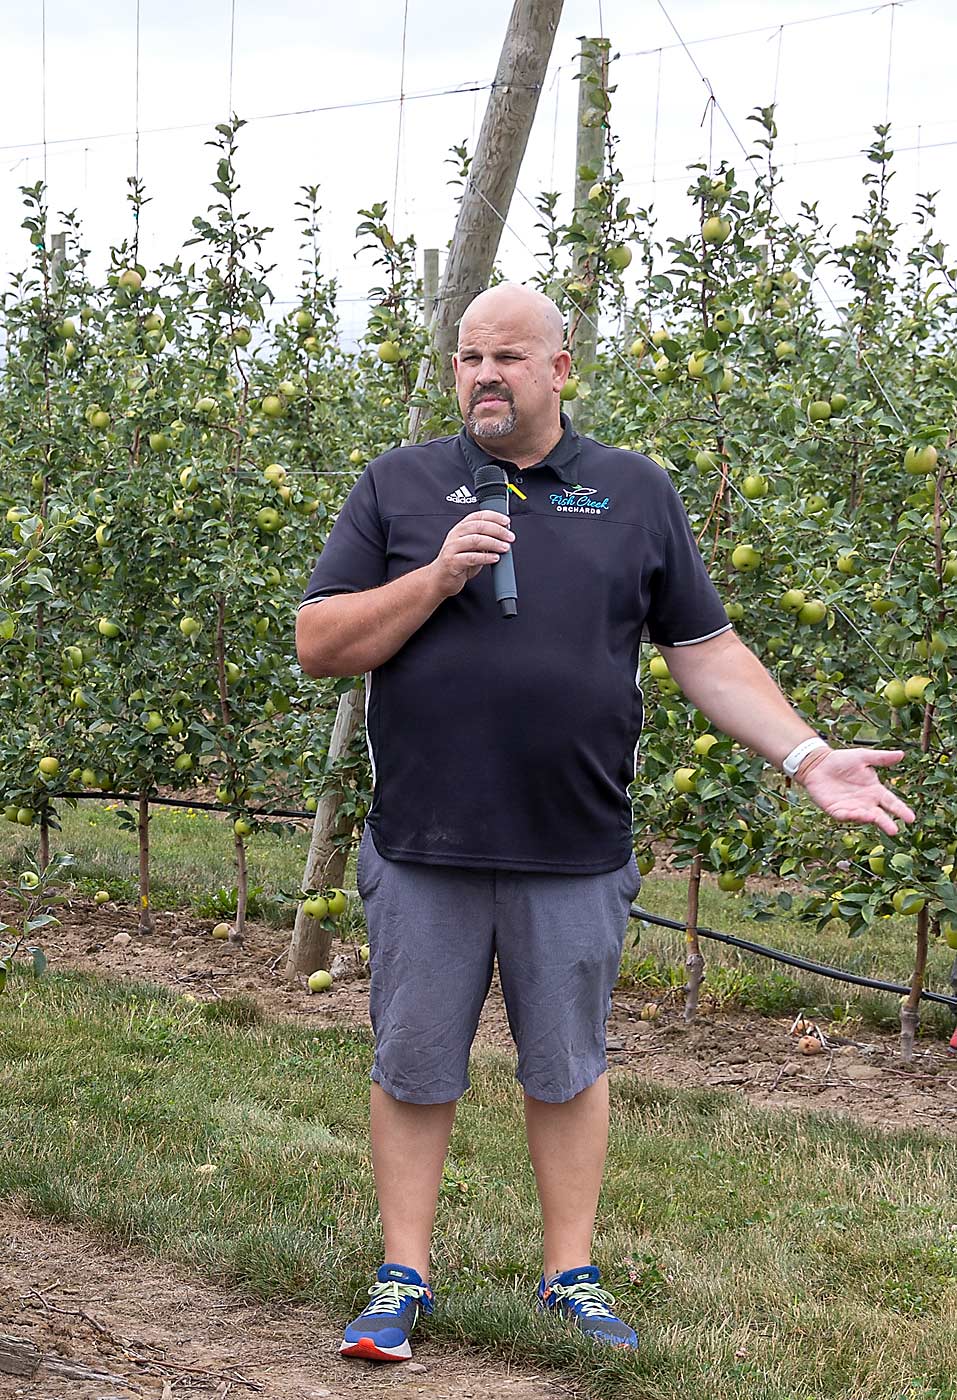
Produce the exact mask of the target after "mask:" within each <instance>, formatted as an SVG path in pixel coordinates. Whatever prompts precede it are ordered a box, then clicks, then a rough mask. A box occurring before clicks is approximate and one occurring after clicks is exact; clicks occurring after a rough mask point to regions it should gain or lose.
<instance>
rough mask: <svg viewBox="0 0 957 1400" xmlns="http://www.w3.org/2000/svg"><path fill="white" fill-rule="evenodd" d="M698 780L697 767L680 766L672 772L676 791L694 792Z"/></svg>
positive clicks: (672, 780)
mask: <svg viewBox="0 0 957 1400" xmlns="http://www.w3.org/2000/svg"><path fill="white" fill-rule="evenodd" d="M697 781H698V770H697V768H679V769H677V770H676V771H675V773H673V774H672V778H671V782H672V786H673V787H674V790H675V792H680V793H689V792H694V790H695V787H696V784H697Z"/></svg>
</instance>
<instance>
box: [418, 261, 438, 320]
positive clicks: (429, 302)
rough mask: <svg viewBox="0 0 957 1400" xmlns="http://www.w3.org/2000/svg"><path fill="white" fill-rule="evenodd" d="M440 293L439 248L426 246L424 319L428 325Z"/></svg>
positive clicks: (423, 277)
mask: <svg viewBox="0 0 957 1400" xmlns="http://www.w3.org/2000/svg"><path fill="white" fill-rule="evenodd" d="M438 294H439V250H438V248H426V250H425V252H424V253H423V254H422V320H423V321H424V322H425V324H426V325H428V324H429V323H430V322H431V320H432V313H433V312H434V311H435V299H436V297H437V296H438Z"/></svg>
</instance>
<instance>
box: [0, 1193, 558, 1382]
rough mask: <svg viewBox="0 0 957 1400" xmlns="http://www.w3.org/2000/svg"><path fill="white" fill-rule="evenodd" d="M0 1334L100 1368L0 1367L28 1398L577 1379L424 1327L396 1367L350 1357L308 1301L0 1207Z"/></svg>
mask: <svg viewBox="0 0 957 1400" xmlns="http://www.w3.org/2000/svg"><path fill="white" fill-rule="evenodd" d="M0 1232H2V1249H0V1342H2V1341H10V1340H14V1341H16V1342H20V1343H32V1344H33V1345H34V1346H35V1347H37V1348H39V1351H40V1352H41V1353H43V1354H44V1355H45V1356H46V1357H47V1358H51V1357H52V1358H55V1359H58V1360H59V1361H60V1362H63V1361H67V1362H70V1363H72V1364H73V1365H74V1366H80V1367H82V1368H84V1369H85V1370H88V1371H92V1372H94V1373H99V1377H100V1378H99V1379H96V1380H78V1379H76V1378H75V1377H70V1376H65V1375H62V1374H57V1373H56V1372H55V1371H54V1370H51V1369H50V1368H49V1367H48V1366H46V1365H44V1366H41V1368H40V1369H39V1370H38V1371H37V1372H36V1374H35V1375H32V1376H29V1375H26V1376H19V1377H15V1376H12V1375H0V1396H3V1397H12V1396H20V1397H23V1398H24V1400H127V1397H134V1396H139V1397H143V1396H145V1397H151V1400H163V1397H165V1400H176V1397H178V1396H181V1397H185V1396H190V1397H196V1398H197V1400H198V1397H207V1396H208V1397H216V1400H225V1397H226V1396H227V1395H228V1396H231V1397H233V1398H234V1400H240V1397H249V1400H356V1397H357V1396H372V1397H375V1396H383V1397H389V1398H390V1400H391V1397H400V1396H401V1397H410V1400H411V1397H415V1400H470V1397H472V1398H474V1400H573V1398H574V1397H575V1396H577V1395H580V1391H577V1390H576V1389H574V1388H572V1387H569V1386H566V1385H564V1384H562V1383H560V1382H556V1381H555V1380H552V1379H549V1378H546V1377H538V1376H533V1375H521V1374H518V1373H514V1372H510V1371H509V1370H508V1369H507V1368H506V1367H503V1366H502V1365H501V1364H495V1365H493V1364H491V1363H489V1362H486V1361H484V1360H483V1359H482V1358H480V1357H476V1356H475V1355H474V1354H469V1353H466V1354H461V1353H459V1354H456V1353H454V1352H450V1351H448V1350H444V1351H442V1352H441V1353H440V1352H439V1351H437V1350H436V1349H434V1348H433V1347H432V1346H431V1345H430V1344H429V1342H428V1340H427V1338H425V1337H423V1338H422V1339H421V1340H419V1342H418V1344H417V1346H416V1352H415V1360H414V1361H413V1362H411V1363H406V1364H403V1365H397V1366H388V1367H383V1366H377V1365H376V1364H375V1363H372V1362H366V1361H359V1362H356V1361H345V1360H343V1359H341V1358H340V1357H339V1355H338V1352H337V1350H336V1348H337V1346H338V1342H339V1334H338V1332H337V1331H334V1330H333V1329H332V1328H330V1327H329V1325H328V1324H327V1323H326V1322H325V1321H324V1320H323V1319H322V1318H320V1317H319V1316H318V1314H317V1313H316V1312H314V1311H313V1310H312V1309H310V1308H306V1307H301V1306H296V1307H286V1306H283V1305H281V1304H278V1303H276V1304H269V1305H263V1304H259V1303H249V1302H247V1301H244V1300H243V1298H242V1297H241V1296H240V1295H239V1294H238V1293H234V1292H231V1291H230V1290H227V1289H223V1288H216V1287H213V1286H210V1285H209V1284H206V1283H202V1282H200V1281H198V1280H196V1279H194V1278H189V1277H187V1276H186V1275H183V1274H180V1273H178V1272H177V1271H175V1270H174V1269H172V1268H170V1267H168V1266H166V1265H164V1264H162V1263H157V1262H155V1261H144V1260H143V1259H140V1258H139V1257H137V1256H135V1255H132V1254H125V1253H122V1252H120V1251H115V1250H109V1249H106V1248H104V1247H102V1246H100V1245H99V1244H98V1243H96V1241H94V1240H93V1239H92V1238H91V1237H90V1236H89V1235H88V1234H86V1233H85V1232H84V1231H82V1230H78V1229H75V1228H73V1227H72V1226H64V1225H60V1224H57V1225H50V1224H38V1223H36V1222H35V1221H32V1220H29V1219H27V1218H26V1217H25V1216H23V1215H21V1214H19V1213H18V1212H17V1211H16V1209H15V1208H13V1207H11V1206H9V1205H8V1206H5V1207H4V1208H3V1209H2V1211H0Z"/></svg>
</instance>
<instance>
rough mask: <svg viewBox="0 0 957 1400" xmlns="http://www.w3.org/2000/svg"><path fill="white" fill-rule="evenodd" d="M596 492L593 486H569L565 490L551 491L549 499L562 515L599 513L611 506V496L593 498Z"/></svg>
mask: <svg viewBox="0 0 957 1400" xmlns="http://www.w3.org/2000/svg"><path fill="white" fill-rule="evenodd" d="M597 495H598V492H597V490H596V489H595V487H594V486H569V488H568V490H567V491H564V492H562V491H553V492H552V494H551V495H550V496H549V498H548V499H549V500H550V501H551V503H552V505H553V506H554V507H555V509H556V510H557V511H559V512H560V514H562V515H601V513H602V511H603V510H608V509H609V507H610V506H611V497H610V496H606V497H605V499H604V500H602V501H598V500H593V499H592V498H593V497H594V496H597Z"/></svg>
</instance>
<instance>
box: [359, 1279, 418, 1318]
mask: <svg viewBox="0 0 957 1400" xmlns="http://www.w3.org/2000/svg"><path fill="white" fill-rule="evenodd" d="M424 1296H425V1289H424V1288H420V1287H419V1286H418V1285H417V1284H414V1283H398V1282H397V1281H396V1280H395V1279H388V1280H386V1281H382V1282H376V1283H374V1284H373V1285H372V1287H371V1288H370V1289H369V1297H370V1299H371V1300H372V1301H371V1302H370V1303H369V1304H368V1305H367V1306H366V1307H365V1308H363V1310H362V1311H363V1313H370V1314H374V1315H378V1314H380V1313H395V1314H396V1315H398V1314H399V1313H400V1312H401V1311H402V1309H403V1308H404V1307H405V1305H406V1303H407V1302H408V1301H409V1300H410V1299H412V1300H413V1301H414V1302H417V1303H418V1302H421V1300H422V1298H423V1297H424Z"/></svg>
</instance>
